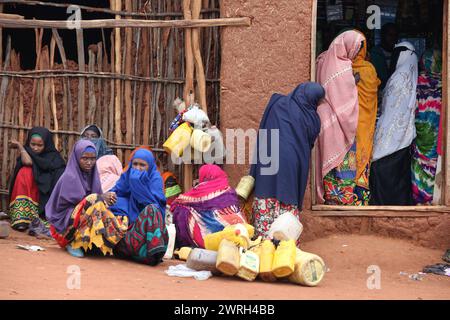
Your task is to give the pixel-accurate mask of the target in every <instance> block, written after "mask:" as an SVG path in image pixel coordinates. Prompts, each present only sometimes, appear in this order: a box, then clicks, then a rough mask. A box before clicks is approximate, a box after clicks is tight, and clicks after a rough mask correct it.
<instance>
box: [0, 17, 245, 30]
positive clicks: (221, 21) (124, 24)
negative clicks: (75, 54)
mask: <svg viewBox="0 0 450 320" xmlns="http://www.w3.org/2000/svg"><path fill="white" fill-rule="evenodd" d="M119 17H120V16H119ZM79 23H80V29H99V28H187V29H189V28H210V27H250V26H251V23H252V22H251V18H250V17H242V18H218V19H196V20H128V19H127V20H115V19H98V20H81V21H79ZM0 27H3V28H13V29H17V28H18V29H34V28H57V29H70V30H71V29H73V28H74V27H73V22H71V21H65V20H64V21H62V20H30V19H24V20H16V19H0Z"/></svg>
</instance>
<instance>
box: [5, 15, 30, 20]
mask: <svg viewBox="0 0 450 320" xmlns="http://www.w3.org/2000/svg"><path fill="white" fill-rule="evenodd" d="M24 18H25V17H24V16H20V15H18V14H10V13H0V19H14V20H22V19H24Z"/></svg>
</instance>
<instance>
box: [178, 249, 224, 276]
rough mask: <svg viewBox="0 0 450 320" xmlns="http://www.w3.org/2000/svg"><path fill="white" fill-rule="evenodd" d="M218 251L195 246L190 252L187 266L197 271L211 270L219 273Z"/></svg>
mask: <svg viewBox="0 0 450 320" xmlns="http://www.w3.org/2000/svg"><path fill="white" fill-rule="evenodd" d="M216 262H217V252H216V251H211V250H205V249H199V248H195V249H192V251H191V253H190V254H189V256H188V258H187V261H186V266H187V267H188V268H190V269H192V270H196V271H211V272H214V273H217V272H218V270H217V268H216Z"/></svg>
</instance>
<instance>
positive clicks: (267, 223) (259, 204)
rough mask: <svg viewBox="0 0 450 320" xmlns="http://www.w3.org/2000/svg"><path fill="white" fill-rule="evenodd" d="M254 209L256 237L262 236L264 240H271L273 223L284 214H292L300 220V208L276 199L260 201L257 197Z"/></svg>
mask: <svg viewBox="0 0 450 320" xmlns="http://www.w3.org/2000/svg"><path fill="white" fill-rule="evenodd" d="M252 209H253V225H254V227H255V235H256V236H257V237H259V236H261V237H262V238H263V239H268V238H269V229H270V227H271V226H272V223H273V222H274V221H275V219H276V218H278V217H279V216H280V215H282V214H283V213H286V212H290V213H292V214H293V215H294V216H296V217H297V218H299V219H300V212H299V210H298V206H296V205H291V204H284V203H281V202H280V201H278V200H277V199H275V198H263V199H260V198H256V197H255V200H254V201H253V208H252Z"/></svg>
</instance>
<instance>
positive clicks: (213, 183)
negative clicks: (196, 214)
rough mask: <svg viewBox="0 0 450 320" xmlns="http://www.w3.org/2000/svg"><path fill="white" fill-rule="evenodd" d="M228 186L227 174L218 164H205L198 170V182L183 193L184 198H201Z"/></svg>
mask: <svg viewBox="0 0 450 320" xmlns="http://www.w3.org/2000/svg"><path fill="white" fill-rule="evenodd" d="M227 188H229V184H228V176H227V174H226V173H225V171H223V170H222V169H221V168H220V167H219V166H217V165H214V164H205V165H203V166H202V167H201V168H200V170H199V184H198V185H197V186H195V187H194V188H193V189H192V190H191V191H189V192H186V193H184V194H183V197H186V198H203V197H207V196H209V195H211V194H212V193H215V192H217V191H222V190H225V189H227Z"/></svg>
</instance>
